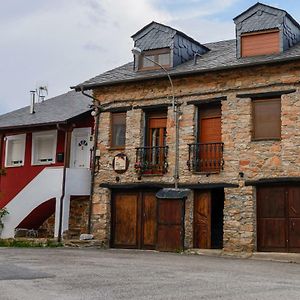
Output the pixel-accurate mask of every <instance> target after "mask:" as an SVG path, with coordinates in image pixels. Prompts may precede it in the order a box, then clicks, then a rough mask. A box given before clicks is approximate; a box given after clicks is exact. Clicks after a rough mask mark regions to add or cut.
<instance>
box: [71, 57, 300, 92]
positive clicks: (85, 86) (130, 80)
mask: <svg viewBox="0 0 300 300" xmlns="http://www.w3.org/2000/svg"><path fill="white" fill-rule="evenodd" d="M299 59H300V55H297V56H293V57H285V58H279V59H274V60H266V61H261V62H250V63H245V64H242V65H230V66H222V67H215V68H209V69H200V70H191V71H185V72H178V73H170V76H171V77H173V78H174V77H181V76H185V75H193V74H201V73H205V72H216V71H222V70H232V69H241V68H247V67H253V66H259V65H270V64H274V63H282V62H289V61H294V60H299ZM165 77H166V75H165V74H158V75H154V76H151V77H141V78H131V79H125V80H116V81H111V82H102V83H91V84H86V85H84V84H82V85H77V86H74V87H71V88H72V89H75V91H77V92H78V91H81V90H82V89H83V90H85V91H86V90H92V89H94V88H97V87H103V86H112V85H117V84H120V83H132V82H139V81H147V80H153V79H161V78H165Z"/></svg>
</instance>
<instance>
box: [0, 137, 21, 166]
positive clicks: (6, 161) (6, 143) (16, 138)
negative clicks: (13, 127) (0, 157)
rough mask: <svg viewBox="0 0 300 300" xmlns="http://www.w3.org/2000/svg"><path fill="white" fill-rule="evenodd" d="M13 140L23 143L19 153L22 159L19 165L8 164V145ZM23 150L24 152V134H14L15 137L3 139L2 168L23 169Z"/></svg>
mask: <svg viewBox="0 0 300 300" xmlns="http://www.w3.org/2000/svg"><path fill="white" fill-rule="evenodd" d="M15 140H21V141H22V142H23V144H22V146H21V147H22V148H21V152H22V153H23V154H22V159H21V163H18V164H8V155H7V154H8V148H9V143H10V142H11V141H15ZM25 150H26V133H23V134H16V135H10V136H6V137H5V160H4V166H5V168H15V167H23V166H24V165H25Z"/></svg>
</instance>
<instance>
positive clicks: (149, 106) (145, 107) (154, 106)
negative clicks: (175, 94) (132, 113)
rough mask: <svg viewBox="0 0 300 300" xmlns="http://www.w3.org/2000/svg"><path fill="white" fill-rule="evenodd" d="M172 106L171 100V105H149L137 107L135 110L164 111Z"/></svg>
mask: <svg viewBox="0 0 300 300" xmlns="http://www.w3.org/2000/svg"><path fill="white" fill-rule="evenodd" d="M170 106H172V103H171V100H170V103H161V104H148V105H135V106H134V107H133V109H143V110H147V109H163V108H168V107H170Z"/></svg>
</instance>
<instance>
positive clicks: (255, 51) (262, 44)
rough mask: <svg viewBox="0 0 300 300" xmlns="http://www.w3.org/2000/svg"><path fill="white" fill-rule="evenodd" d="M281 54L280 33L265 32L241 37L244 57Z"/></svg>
mask: <svg viewBox="0 0 300 300" xmlns="http://www.w3.org/2000/svg"><path fill="white" fill-rule="evenodd" d="M279 52H280V43H279V31H278V30H276V31H274V30H272V31H264V32H256V33H249V34H243V35H242V36H241V54H242V57H247V56H256V55H267V54H275V53H279Z"/></svg>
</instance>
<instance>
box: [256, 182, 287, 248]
mask: <svg viewBox="0 0 300 300" xmlns="http://www.w3.org/2000/svg"><path fill="white" fill-rule="evenodd" d="M285 203H286V190H285V188H284V187H261V188H259V189H258V192H257V245H258V250H259V251H286V249H287V233H286V214H285V209H286V204H285Z"/></svg>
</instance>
